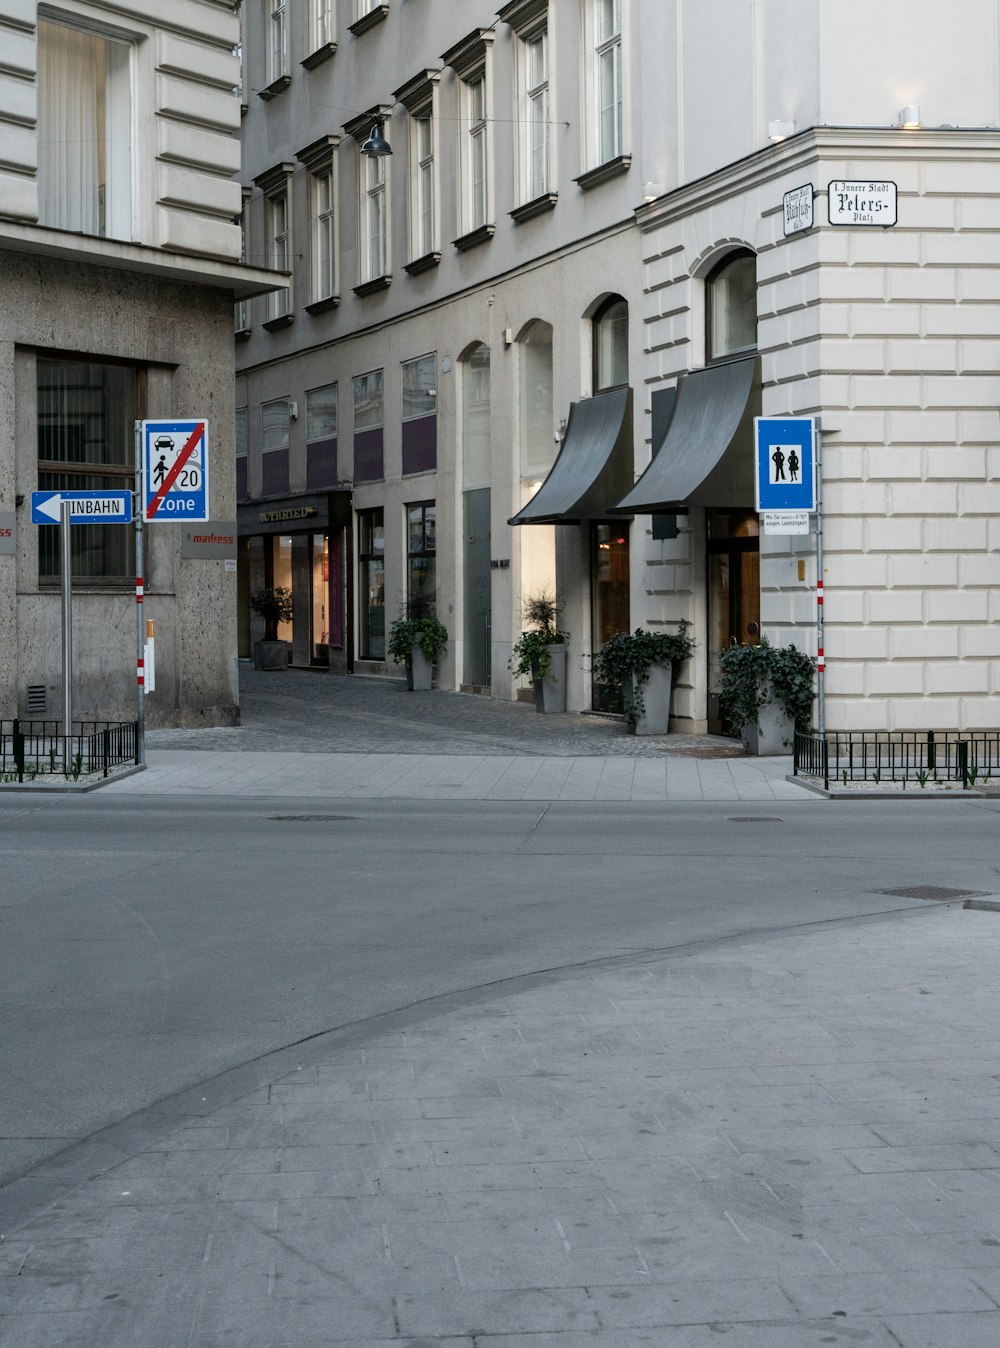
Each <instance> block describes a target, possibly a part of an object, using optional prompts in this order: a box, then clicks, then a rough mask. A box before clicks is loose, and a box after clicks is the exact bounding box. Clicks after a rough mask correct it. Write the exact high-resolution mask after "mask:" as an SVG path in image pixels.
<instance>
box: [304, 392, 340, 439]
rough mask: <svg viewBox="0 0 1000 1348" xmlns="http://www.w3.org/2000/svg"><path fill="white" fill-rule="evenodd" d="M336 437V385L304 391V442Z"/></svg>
mask: <svg viewBox="0 0 1000 1348" xmlns="http://www.w3.org/2000/svg"><path fill="white" fill-rule="evenodd" d="M336 438H337V385H336V384H325V385H324V386H323V387H322V388H311V389H309V390H307V392H306V444H314V443H315V442H316V441H317V440H336Z"/></svg>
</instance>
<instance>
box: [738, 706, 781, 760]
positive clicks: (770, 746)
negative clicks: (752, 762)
mask: <svg viewBox="0 0 1000 1348" xmlns="http://www.w3.org/2000/svg"><path fill="white" fill-rule="evenodd" d="M794 737H795V722H794V721H793V720H792V718H791V717H790V716H789V715H788V712H786V711H785V708H784V706H783V704H782V703H781V702H778V701H777V700H776V699H775V698H774V695H773V693H772V697H771V701H770V702H769V703H768V704H767V706H766V707H761V709H760V716H759V717H758V723H757V725H745V726H744V727H743V729H742V730H741V731H740V739H741V740H742V741H743V748H744V749H745V750H746V751H747V753H748V754H752V755H753V756H754V757H761V758H766V757H767V756H768V755H773V754H790V753H791V752H792V745H793V743H794Z"/></svg>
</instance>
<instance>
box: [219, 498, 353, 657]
mask: <svg viewBox="0 0 1000 1348" xmlns="http://www.w3.org/2000/svg"><path fill="white" fill-rule="evenodd" d="M238 526H239V536H240V551H239V582H240V656H241V657H242V658H244V659H249V658H250V657H251V656H252V655H253V643H254V641H255V640H258V639H259V638H260V635H261V632H260V631H258V630H257V629H258V626H259V625H260V622H259V619H257V618H256V617H255V616H254V614H253V612H252V611H251V606H250V600H251V597H252V595H253V594H254V593H255V592H256V591H258V590H262V589H285V590H289V591H291V595H292V610H293V611H292V618H291V621H290V622H287V623H282V624H280V625H279V627H278V638H279V640H282V641H287V642H288V658H289V664H291V665H296V666H299V667H301V668H319V669H324V668H329V669H331V670H334V671H335V672H338V673H346V672H347V671H349V670H350V669H351V668H352V667H353V650H352V648H351V639H350V633H351V600H350V595H351V583H350V579H351V578H350V574H349V571H350V558H351V493H350V492H349V491H338V492H329V493H325V492H324V493H313V494H310V495H307V496H292V497H287V498H285V499H283V500H280V501H274V502H267V501H258V502H254V503H253V504H248V505H242V506H240V507H239V512H238Z"/></svg>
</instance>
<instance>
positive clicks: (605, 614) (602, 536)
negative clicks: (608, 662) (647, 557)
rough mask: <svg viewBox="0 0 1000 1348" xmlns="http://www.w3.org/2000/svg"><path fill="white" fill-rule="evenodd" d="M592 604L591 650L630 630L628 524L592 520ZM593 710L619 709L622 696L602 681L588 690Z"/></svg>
mask: <svg viewBox="0 0 1000 1348" xmlns="http://www.w3.org/2000/svg"><path fill="white" fill-rule="evenodd" d="M590 593H591V605H592V609H593V612H592V633H593V642H594V650H595V651H597V650H600V649H601V647H602V646H603V645H604V644H605V642H607V641H609V640H610V639H611V638H612V637H613V636H614V635H615V633H616V632H630V631H631V630H632V629H631V625H630V617H629V548H628V524H627V523H625V522H623V523H621V524H595V525H593V526H592V534H591V589H590ZM591 706H592V707H593V709H594V711H621V710H622V708H621V698H620V697H616V696H615V695H613V694H612V693H611V692H610V690H609V689H608V688H607V687H606V686H605V685H604V684H602V683H594V685H593V687H592V690H591Z"/></svg>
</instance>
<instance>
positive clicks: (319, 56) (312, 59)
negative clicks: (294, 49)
mask: <svg viewBox="0 0 1000 1348" xmlns="http://www.w3.org/2000/svg"><path fill="white" fill-rule="evenodd" d="M336 50H337V44H336V42H324V44H323V46H322V47H317V48H316V50H315V51H314V52H310V53H309V55H308V56H306V57H304V58H303V59H302V60H301V61H300V62H299V65H300V66H302V67H303V69H304V70H315V69H316V67H317V66H321V65H322V64H323V62H324V61H329V59H330V57H331V56H333V54H334V52H336Z"/></svg>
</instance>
